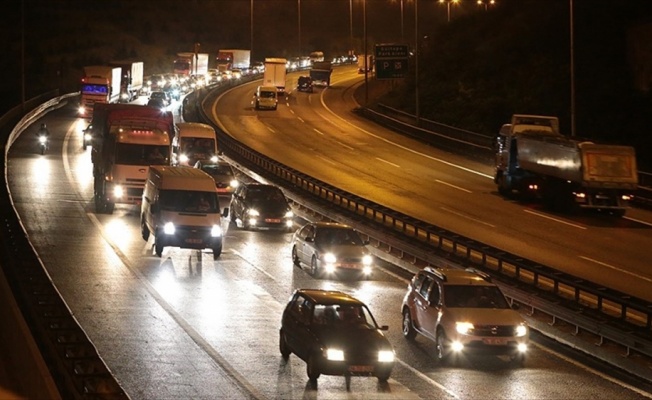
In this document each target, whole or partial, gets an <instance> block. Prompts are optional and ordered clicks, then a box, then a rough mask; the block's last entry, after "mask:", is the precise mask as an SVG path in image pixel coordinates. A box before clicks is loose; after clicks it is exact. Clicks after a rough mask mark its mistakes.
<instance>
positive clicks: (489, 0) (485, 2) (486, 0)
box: [478, 0, 496, 11]
mask: <svg viewBox="0 0 652 400" xmlns="http://www.w3.org/2000/svg"><path fill="white" fill-rule="evenodd" d="M494 4H496V0H478V5H479V6H484V10H485V11H487V10H489V6H493V5H494Z"/></svg>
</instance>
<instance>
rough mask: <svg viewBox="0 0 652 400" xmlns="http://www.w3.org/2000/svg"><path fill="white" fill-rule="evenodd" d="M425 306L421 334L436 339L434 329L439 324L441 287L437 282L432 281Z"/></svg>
mask: <svg viewBox="0 0 652 400" xmlns="http://www.w3.org/2000/svg"><path fill="white" fill-rule="evenodd" d="M427 296H428V297H427V299H428V301H427V304H428V306H427V307H426V308H425V309H424V310H423V312H424V315H423V324H422V328H423V331H424V332H423V334H424V336H429V337H430V338H432V339H433V340H434V339H435V337H436V328H437V324H438V323H439V311H440V309H441V305H440V301H441V297H442V294H441V286H440V284H439V282H438V281H437V280H433V282H432V284H431V285H430V289H428V294H427Z"/></svg>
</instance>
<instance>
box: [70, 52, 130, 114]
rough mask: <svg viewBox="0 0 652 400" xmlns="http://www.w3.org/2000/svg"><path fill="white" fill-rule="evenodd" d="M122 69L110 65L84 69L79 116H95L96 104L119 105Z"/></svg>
mask: <svg viewBox="0 0 652 400" xmlns="http://www.w3.org/2000/svg"><path fill="white" fill-rule="evenodd" d="M121 82H122V68H120V67H114V66H108V65H94V66H87V67H84V75H83V76H82V78H81V87H80V90H79V92H80V98H79V110H78V111H79V115H80V116H81V117H84V118H90V117H92V116H93V106H94V105H95V104H96V103H117V102H118V100H119V99H120V87H121Z"/></svg>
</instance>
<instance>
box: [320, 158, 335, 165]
mask: <svg viewBox="0 0 652 400" xmlns="http://www.w3.org/2000/svg"><path fill="white" fill-rule="evenodd" d="M317 157H319V158H321V159H322V160H324V161H326V162H327V163H330V164H333V165H337V163H335V162H334V161H333V160H331V159H328V158H326V157H322V156H317Z"/></svg>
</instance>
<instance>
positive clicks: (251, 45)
mask: <svg viewBox="0 0 652 400" xmlns="http://www.w3.org/2000/svg"><path fill="white" fill-rule="evenodd" d="M249 27H250V29H251V30H250V32H249V35H250V37H249V40H250V41H251V42H250V43H249V54H254V0H251V3H250V13H249ZM250 57H251V56H250Z"/></svg>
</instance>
